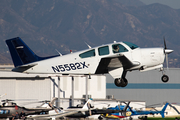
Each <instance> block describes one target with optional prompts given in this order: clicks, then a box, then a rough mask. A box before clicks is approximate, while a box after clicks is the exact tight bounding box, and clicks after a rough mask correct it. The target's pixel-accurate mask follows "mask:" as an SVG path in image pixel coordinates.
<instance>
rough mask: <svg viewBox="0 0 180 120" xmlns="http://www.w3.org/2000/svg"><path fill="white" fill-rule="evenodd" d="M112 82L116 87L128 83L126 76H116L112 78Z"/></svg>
mask: <svg viewBox="0 0 180 120" xmlns="http://www.w3.org/2000/svg"><path fill="white" fill-rule="evenodd" d="M114 84H115V85H116V86H117V87H126V86H127V84H128V81H127V79H126V78H117V79H115V80H114Z"/></svg>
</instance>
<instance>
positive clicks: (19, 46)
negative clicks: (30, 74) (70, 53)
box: [6, 37, 55, 67]
mask: <svg viewBox="0 0 180 120" xmlns="http://www.w3.org/2000/svg"><path fill="white" fill-rule="evenodd" d="M6 44H7V45H8V48H9V51H10V53H11V57H12V60H13V63H14V66H15V67H17V66H21V65H24V64H28V63H32V62H36V61H40V60H43V59H47V58H51V57H55V56H51V57H39V56H37V55H36V54H35V53H34V52H33V51H32V50H31V49H30V48H29V47H28V46H27V45H26V44H25V43H24V42H23V41H22V40H21V38H19V37H16V38H12V39H8V40H6Z"/></svg>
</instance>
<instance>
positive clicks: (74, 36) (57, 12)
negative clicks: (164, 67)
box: [0, 0, 180, 67]
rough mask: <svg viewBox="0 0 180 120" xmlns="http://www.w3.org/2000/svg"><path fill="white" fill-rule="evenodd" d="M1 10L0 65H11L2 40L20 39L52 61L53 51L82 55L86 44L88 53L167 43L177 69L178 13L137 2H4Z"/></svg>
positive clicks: (58, 0)
mask: <svg viewBox="0 0 180 120" xmlns="http://www.w3.org/2000/svg"><path fill="white" fill-rule="evenodd" d="M126 2H127V3H126ZM128 2H129V3H130V2H132V3H137V4H134V5H132V4H128ZM0 8H1V9H2V11H0V31H1V33H2V34H1V35H0V38H1V40H0V43H1V44H0V49H1V57H4V58H2V59H1V60H0V63H2V64H8V63H9V62H10V61H11V58H10V54H9V52H8V49H7V47H6V45H5V40H6V39H10V38H13V37H21V38H22V39H23V40H24V41H25V43H27V44H28V46H30V48H31V49H32V50H33V51H34V52H35V53H37V54H38V55H40V56H48V55H55V54H57V52H56V50H55V49H57V50H58V51H60V52H62V53H69V50H70V49H71V50H73V51H74V52H75V51H78V50H83V49H86V48H87V46H86V45H85V43H84V42H86V43H88V44H89V45H90V46H92V47H93V46H97V45H101V44H107V43H112V42H113V41H128V42H132V43H134V44H137V45H138V46H140V47H159V46H160V47H163V37H165V38H166V42H167V46H168V48H172V49H174V50H175V51H174V52H173V53H172V55H170V56H169V58H170V60H169V63H170V65H169V67H180V63H179V60H180V54H179V52H178V51H177V50H178V47H179V44H180V42H179V41H178V38H179V37H180V35H179V32H180V22H179V21H180V11H179V10H175V9H172V8H170V7H168V6H166V5H161V4H158V3H157V4H151V5H144V4H143V3H142V2H140V1H139V0H128V1H123V0H120V1H118V0H111V1H109V0H91V1H89V0H78V1H77V0H53V1H48V0H43V1H38V0H32V1H24V0H2V1H0ZM1 57H0V58H1ZM11 64H12V61H11Z"/></svg>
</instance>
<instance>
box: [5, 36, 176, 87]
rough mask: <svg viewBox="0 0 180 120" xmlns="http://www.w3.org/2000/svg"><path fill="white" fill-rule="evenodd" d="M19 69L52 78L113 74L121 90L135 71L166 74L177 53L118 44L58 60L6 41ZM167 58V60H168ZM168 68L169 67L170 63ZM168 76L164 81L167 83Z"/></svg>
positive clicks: (72, 54)
mask: <svg viewBox="0 0 180 120" xmlns="http://www.w3.org/2000/svg"><path fill="white" fill-rule="evenodd" d="M6 44H7V45H8V47H9V50H10V53H11V57H12V60H13V63H14V66H15V68H14V69H13V70H12V71H16V72H24V73H49V74H53V73H55V74H64V75H68V74H69V75H70V74H83V75H91V74H105V73H109V74H110V75H111V76H112V77H113V78H114V79H115V80H114V83H115V85H116V86H118V87H125V86H126V85H127V84H128V81H127V79H126V73H127V72H128V71H132V70H139V71H147V70H152V69H160V70H162V71H163V63H164V59H165V56H167V54H169V53H171V52H173V50H170V49H167V47H166V43H165V39H164V46H165V48H139V47H138V46H137V45H134V44H132V43H129V42H114V43H111V44H106V45H101V46H98V47H94V48H91V47H90V46H89V49H86V50H83V51H79V52H75V53H71V54H67V55H63V56H62V55H61V54H60V55H58V56H49V57H39V56H37V55H36V54H35V53H33V51H32V50H31V49H30V48H29V47H28V46H27V45H26V44H25V43H24V42H23V41H22V40H21V38H19V37H17V38H12V39H9V40H6ZM166 58H167V57H166ZM167 64H168V63H167ZM168 80H169V77H168V76H167V75H165V74H163V76H162V81H163V82H167V81H168Z"/></svg>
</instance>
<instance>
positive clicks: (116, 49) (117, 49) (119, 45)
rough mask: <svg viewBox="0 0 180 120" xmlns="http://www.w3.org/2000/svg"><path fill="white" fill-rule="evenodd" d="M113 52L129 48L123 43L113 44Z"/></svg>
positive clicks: (125, 50)
mask: <svg viewBox="0 0 180 120" xmlns="http://www.w3.org/2000/svg"><path fill="white" fill-rule="evenodd" d="M112 50H113V53H120V52H127V51H128V50H127V49H126V48H125V47H124V46H123V45H121V44H114V45H112Z"/></svg>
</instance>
